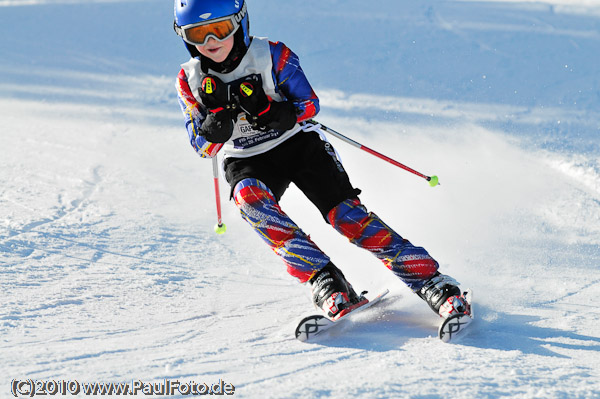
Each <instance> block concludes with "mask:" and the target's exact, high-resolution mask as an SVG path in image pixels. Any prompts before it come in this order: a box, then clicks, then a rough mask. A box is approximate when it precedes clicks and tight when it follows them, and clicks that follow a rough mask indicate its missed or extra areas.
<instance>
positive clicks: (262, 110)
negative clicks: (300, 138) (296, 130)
mask: <svg viewBox="0 0 600 399" xmlns="http://www.w3.org/2000/svg"><path fill="white" fill-rule="evenodd" d="M237 95H238V101H239V104H240V108H242V109H243V110H244V112H245V113H246V117H247V119H248V122H250V124H251V125H252V127H254V128H258V129H260V130H268V129H276V130H289V129H291V128H292V127H294V125H295V124H296V107H294V104H293V103H292V102H291V101H282V102H277V101H272V100H271V99H270V98H269V97H268V96H267V95H266V93H265V91H264V89H263V87H262V82H261V79H260V77H259V76H257V75H250V76H248V77H246V78H245V79H244V80H243V81H242V82H241V83H240V85H239V91H238V93H237Z"/></svg>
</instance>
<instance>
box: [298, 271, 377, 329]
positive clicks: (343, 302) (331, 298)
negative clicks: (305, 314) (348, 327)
mask: <svg viewBox="0 0 600 399" xmlns="http://www.w3.org/2000/svg"><path fill="white" fill-rule="evenodd" d="M309 282H310V285H311V287H310V288H311V292H312V297H313V302H314V304H315V306H316V307H317V308H319V309H320V310H322V311H323V312H324V313H325V314H326V315H327V317H329V318H330V319H331V320H337V319H339V318H340V317H342V316H344V315H345V314H347V313H349V312H350V311H352V310H353V309H355V308H356V307H358V306H361V305H362V304H363V303H362V302H363V301H364V302H365V303H366V301H367V300H366V299H365V298H364V297H362V296H361V297H359V296H358V295H356V292H354V289H352V286H351V285H350V283H348V281H346V278H345V277H344V274H343V273H342V271H341V270H340V269H338V268H337V267H336V266H335V265H334V264H333V263H331V262H329V263H328V264H327V265H326V266H325V267H324V268H322V269H321V270H319V271H318V272H317V273H316V274H315V275H314V276H313V277H312V278H311V279H310V280H309Z"/></svg>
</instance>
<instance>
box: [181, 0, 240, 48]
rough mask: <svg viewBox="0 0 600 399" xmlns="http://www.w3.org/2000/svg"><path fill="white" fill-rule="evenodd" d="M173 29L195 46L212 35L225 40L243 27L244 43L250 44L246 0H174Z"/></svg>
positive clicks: (185, 40)
mask: <svg viewBox="0 0 600 399" xmlns="http://www.w3.org/2000/svg"><path fill="white" fill-rule="evenodd" d="M174 28H175V32H176V33H177V34H178V35H179V36H181V38H182V39H183V40H184V42H185V43H186V44H188V45H192V46H193V45H195V44H204V43H205V42H206V40H208V38H209V37H214V38H215V39H217V40H224V39H226V38H228V37H229V36H230V35H233V34H234V33H235V32H236V31H237V30H238V29H239V28H241V29H242V32H243V40H244V44H245V46H246V48H247V47H248V46H250V32H249V21H248V13H247V10H246V2H245V1H244V0H175V23H174ZM188 48H189V46H188Z"/></svg>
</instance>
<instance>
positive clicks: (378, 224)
mask: <svg viewBox="0 0 600 399" xmlns="http://www.w3.org/2000/svg"><path fill="white" fill-rule="evenodd" d="M269 46H270V54H271V58H272V78H273V81H274V84H275V87H276V90H278V93H280V94H281V96H282V98H284V99H286V100H288V101H293V103H294V105H295V107H296V108H297V115H298V117H297V120H298V123H302V122H303V121H306V120H308V119H310V118H312V117H314V116H315V115H316V114H317V112H318V111H319V102H318V98H317V96H316V95H315V93H314V91H313V90H312V88H311V86H310V84H309V83H308V80H307V79H306V77H305V75H304V73H303V71H302V69H301V68H300V64H299V61H298V57H297V56H296V55H295V54H294V53H293V52H291V51H290V50H289V49H288V48H287V47H286V46H285V45H283V44H282V43H270V44H269ZM177 89H178V97H179V103H180V105H181V107H182V110H183V113H184V115H185V117H186V126H187V130H188V133H189V137H190V142H191V144H192V146H193V147H194V149H195V150H196V151H197V152H198V153H199V154H200V155H201V156H202V157H213V156H215V155H216V154H217V152H218V151H219V150H220V149H221V147H223V144H214V143H210V142H207V141H206V139H205V138H204V137H202V136H200V135H199V134H198V132H199V128H200V126H201V124H202V122H203V120H204V118H205V116H206V109H205V108H204V106H203V105H202V104H201V103H200V102H199V101H198V100H197V99H196V98H195V97H194V95H193V90H192V89H191V88H190V86H189V85H188V76H187V75H186V73H185V71H184V70H183V69H182V71H181V72H180V74H179V76H178V79H177ZM293 134H297V135H302V134H307V133H306V132H304V131H303V130H302V129H299V130H298V132H297V133H293ZM277 145H279V143H278V144H277ZM225 155H226V156H227V152H226V153H225ZM242 156H243V152H242ZM338 162H339V161H338ZM339 165H340V166H339V167H340V168H341V164H339ZM342 171H343V169H342ZM344 173H345V172H344ZM232 184H233V190H232V195H233V198H234V201H235V204H236V205H237V207H238V208H239V210H240V212H241V215H242V217H243V218H244V219H245V220H246V221H247V222H248V223H249V224H250V226H251V227H252V228H253V229H254V230H255V231H256V232H257V233H258V234H259V235H260V237H261V238H262V239H263V240H264V241H265V242H266V243H267V244H268V245H269V247H270V248H271V249H272V250H273V251H274V252H275V254H277V255H278V256H279V257H280V258H281V259H282V260H283V262H284V263H285V265H286V266H287V271H288V273H289V274H290V275H292V276H294V277H296V278H297V279H298V280H299V281H300V282H307V281H308V280H309V279H310V278H311V277H312V276H313V275H314V274H315V273H316V272H317V271H319V270H320V269H321V268H323V267H324V266H325V265H327V264H328V263H329V261H330V259H329V257H328V256H327V255H326V254H325V253H323V251H321V250H320V249H319V248H318V247H317V245H316V244H315V243H314V242H313V241H312V240H311V239H310V238H309V237H308V235H307V234H305V233H304V232H303V231H302V229H301V228H300V227H299V226H298V225H296V224H295V223H294V222H293V221H292V220H291V219H290V218H289V217H288V215H286V214H285V213H284V212H283V211H282V210H281V208H280V206H279V203H278V199H277V198H276V195H275V194H274V192H273V191H272V190H271V188H270V187H268V186H267V185H266V184H265V183H264V182H262V181H261V180H258V179H256V178H249V177H248V178H243V179H241V180H239V181H234V182H232ZM321 211H322V213H323V215H324V216H326V220H327V222H328V223H329V224H331V226H332V227H333V228H334V229H335V230H337V231H338V232H339V233H341V234H342V235H344V236H345V237H347V238H348V239H349V241H350V242H351V243H353V244H355V245H357V246H358V247H360V248H363V249H366V250H367V251H369V252H371V253H372V254H373V255H375V256H376V257H377V258H378V259H380V260H381V261H382V262H383V263H384V265H385V266H386V267H387V268H389V269H390V270H391V271H392V272H393V273H394V274H395V275H396V276H397V277H398V278H400V279H401V280H402V281H404V282H405V283H406V284H407V285H408V286H409V287H410V288H411V289H412V290H414V291H416V290H418V289H419V288H421V287H422V285H423V283H424V281H425V280H426V279H428V278H429V277H431V276H432V275H433V274H434V273H435V272H436V271H437V269H438V263H437V262H436V261H435V260H434V259H433V258H432V257H431V256H430V255H429V254H428V253H427V251H426V250H425V249H424V248H422V247H417V246H414V245H412V244H411V243H410V242H409V241H408V240H406V239H404V238H402V237H401V236H400V235H399V234H398V233H396V232H395V231H394V230H392V229H391V228H390V227H389V226H387V225H386V224H385V223H384V222H383V221H382V220H381V219H380V218H379V217H378V216H377V215H375V214H374V213H371V212H368V211H367V209H366V208H365V206H363V205H362V204H361V202H360V200H359V199H358V198H357V197H351V198H346V199H345V200H342V201H341V202H339V203H337V205H335V206H333V208H332V209H328V210H326V211H323V210H321Z"/></svg>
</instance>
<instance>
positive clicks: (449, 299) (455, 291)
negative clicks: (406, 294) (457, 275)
mask: <svg viewBox="0 0 600 399" xmlns="http://www.w3.org/2000/svg"><path fill="white" fill-rule="evenodd" d="M417 295H419V296H420V297H421V298H422V299H423V300H425V302H427V304H428V305H429V307H430V308H431V309H433V311H434V312H436V313H437V314H439V315H440V316H441V317H443V318H444V319H446V318H448V317H449V316H451V315H453V314H457V313H468V312H469V303H468V302H467V301H466V300H465V298H464V297H463V295H462V292H461V290H460V288H459V287H458V282H457V281H456V280H454V279H453V278H452V277H450V276H446V275H445V274H441V273H440V272H436V273H435V274H434V275H433V276H432V277H431V278H429V280H427V281H426V282H425V285H423V287H422V288H421V289H420V290H418V291H417Z"/></svg>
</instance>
